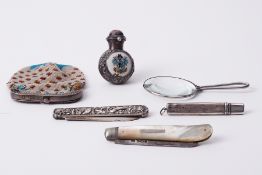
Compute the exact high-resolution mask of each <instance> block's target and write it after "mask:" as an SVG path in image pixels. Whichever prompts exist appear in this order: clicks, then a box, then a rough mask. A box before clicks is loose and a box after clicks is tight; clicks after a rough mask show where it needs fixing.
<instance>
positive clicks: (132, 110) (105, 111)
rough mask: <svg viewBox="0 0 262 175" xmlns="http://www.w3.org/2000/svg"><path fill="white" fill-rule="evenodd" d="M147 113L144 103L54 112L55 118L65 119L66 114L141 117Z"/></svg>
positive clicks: (56, 110) (66, 109)
mask: <svg viewBox="0 0 262 175" xmlns="http://www.w3.org/2000/svg"><path fill="white" fill-rule="evenodd" d="M147 115H148V108H147V107H146V106H143V105H128V106H104V107H79V108H57V109H55V110H54V114H53V116H54V118H55V119H65V118H66V116H78V117H81V116H82V117H138V118H140V117H146V116H147Z"/></svg>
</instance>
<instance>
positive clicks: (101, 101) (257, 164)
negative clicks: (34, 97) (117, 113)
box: [0, 0, 262, 175]
mask: <svg viewBox="0 0 262 175" xmlns="http://www.w3.org/2000/svg"><path fill="white" fill-rule="evenodd" d="M112 29H121V30H122V31H123V32H124V34H125V35H126V37H127V41H126V42H125V47H124V48H125V50H126V51H128V52H129V53H130V54H131V55H132V57H133V58H134V61H135V66H136V67H135V73H134V74H133V76H132V78H131V79H130V80H129V81H128V83H127V84H125V85H120V86H116V85H112V84H109V83H108V82H106V81H105V80H104V79H103V78H102V77H101V76H100V74H99V71H98V68H97V67H98V60H99V58H100V56H101V55H102V53H103V52H104V51H105V50H106V49H107V48H108V44H107V42H106V40H105V38H106V37H107V36H108V34H109V32H110V31H111V30H112ZM261 33H262V1H260V0H217V1H211V0H206V1H205V0H199V1H194V0H184V1H172V0H170V1H165V0H162V1H150V0H148V1H142V0H141V1H139V0H137V1H135V0H133V1H120V0H113V1H100V0H96V1H87V0H82V1H80V0H74V1H65V0H61V1H58V0H44V1H33V0H31V1H30V0H23V1H19V0H16V1H12V0H8V1H7V0H6V1H3V0H1V1H0V59H1V66H0V84H1V86H0V97H1V98H0V174H1V175H15V174H17V175H47V174H63V175H69V174H79V175H86V174H90V175H91V174H95V175H96V174H115V175H118V174H121V175H122V174H125V175H134V174H152V175H153V174H157V175H159V174H193V173H194V174H201V175H210V174H212V175H221V174H237V175H241V174H245V175H246V174H252V175H261V173H262V166H261V162H262V158H261V157H262V141H261V133H262V126H261V122H262V116H261V111H260V108H261V97H262V95H261V91H260V89H261V86H262V81H261V56H262V52H261V48H262V34H261ZM44 62H57V63H62V64H72V65H74V66H77V67H79V68H80V69H81V70H82V71H83V72H84V73H85V75H86V77H87V87H86V89H85V91H84V92H85V93H84V98H83V99H82V100H81V101H80V102H78V103H75V104H71V105H44V104H22V103H18V102H15V101H13V100H11V98H10V96H9V90H8V89H7V87H6V83H7V82H8V80H9V78H10V77H11V76H12V74H13V73H14V72H16V71H17V70H18V69H20V68H22V67H24V66H28V65H32V64H37V63H44ZM156 75H173V76H179V77H183V78H187V79H189V80H191V81H193V82H195V83H197V84H199V85H206V84H213V83H223V82H231V81H247V82H249V83H250V84H251V87H250V88H249V89H247V90H236V91H228V90H227V91H209V92H205V93H202V94H200V95H199V96H197V97H196V98H194V99H192V100H190V101H195V102H197V101H198V102H240V103H241V102H242V103H245V106H246V114H245V115H243V116H213V117H211V116H202V117H196V116H195V117H192V116H185V117H176V116H173V117H170V116H163V117H161V116H160V115H159V110H160V109H161V108H162V107H163V106H165V105H166V103H167V102H177V101H176V100H172V99H166V98H161V97H157V96H153V95H151V94H149V93H148V92H146V91H145V90H144V89H143V88H142V83H143V81H144V80H145V79H146V78H148V77H150V76H156ZM123 104H144V105H147V106H148V107H149V109H150V116H149V117H148V118H146V119H141V120H137V121H133V122H122V123H121V122H113V123H99V122H68V121H57V120H54V119H53V118H52V112H53V109H54V108H56V107H75V106H103V105H123ZM202 123H209V124H211V125H212V126H213V128H214V134H213V136H212V137H211V138H210V140H209V141H207V142H205V143H203V144H202V145H200V146H199V147H196V148H192V149H191V148H187V149H186V148H165V147H142V146H125V145H116V144H114V143H110V142H107V141H106V140H105V138H104V135H103V134H104V129H105V128H107V127H114V126H126V125H144V124H146V125H149V124H168V125H173V124H188V125H189V124H202Z"/></svg>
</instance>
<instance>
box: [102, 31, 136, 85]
mask: <svg viewBox="0 0 262 175" xmlns="http://www.w3.org/2000/svg"><path fill="white" fill-rule="evenodd" d="M106 39H107V41H108V44H109V49H108V50H107V51H105V52H104V54H103V55H102V56H101V58H100V60H99V65H98V68H99V72H100V74H101V75H102V77H103V78H104V79H105V80H107V81H109V82H111V83H113V84H123V83H125V82H126V81H127V80H128V79H129V78H130V77H131V76H132V74H133V72H134V61H133V59H132V57H131V55H129V53H127V52H126V51H124V50H123V44H124V42H125V40H126V37H125V36H124V34H123V33H122V32H121V31H120V30H113V31H111V32H110V34H109V36H108V37H107V38H106Z"/></svg>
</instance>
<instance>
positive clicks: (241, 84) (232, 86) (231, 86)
mask: <svg viewBox="0 0 262 175" xmlns="http://www.w3.org/2000/svg"><path fill="white" fill-rule="evenodd" d="M247 87H249V83H245V82H233V83H223V84H214V85H207V86H197V90H200V91H202V90H212V89H242V88H247Z"/></svg>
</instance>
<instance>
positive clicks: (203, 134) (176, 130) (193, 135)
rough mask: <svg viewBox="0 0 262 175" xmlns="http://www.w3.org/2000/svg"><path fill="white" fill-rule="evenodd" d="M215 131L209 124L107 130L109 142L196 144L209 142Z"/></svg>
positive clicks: (106, 135)
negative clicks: (139, 141) (133, 141)
mask: <svg viewBox="0 0 262 175" xmlns="http://www.w3.org/2000/svg"><path fill="white" fill-rule="evenodd" d="M212 132H213V129H212V127H211V125H209V124H203V125H191V126H180V125H168V126H130V127H116V128H108V129H106V130H105V137H106V139H107V140H111V141H118V140H154V141H168V142H186V143H194V142H201V141H205V140H207V139H208V138H209V137H210V136H211V135H212Z"/></svg>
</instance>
